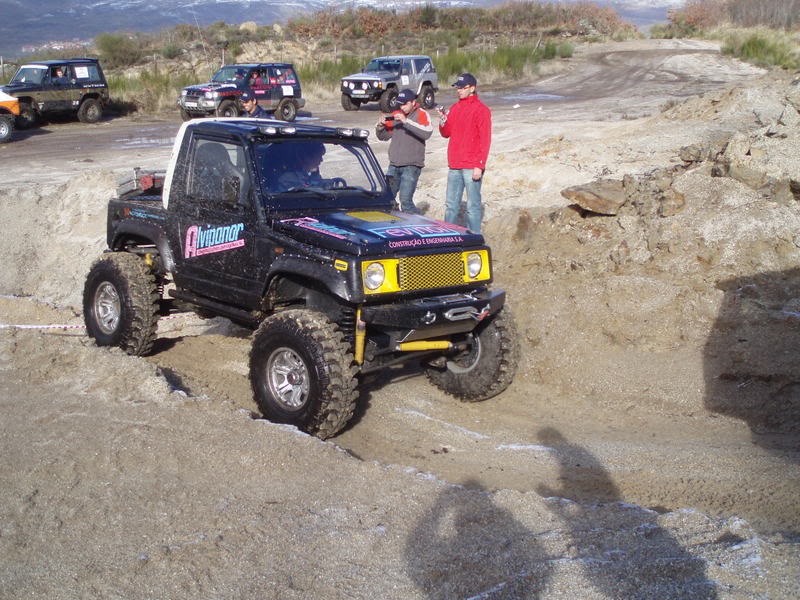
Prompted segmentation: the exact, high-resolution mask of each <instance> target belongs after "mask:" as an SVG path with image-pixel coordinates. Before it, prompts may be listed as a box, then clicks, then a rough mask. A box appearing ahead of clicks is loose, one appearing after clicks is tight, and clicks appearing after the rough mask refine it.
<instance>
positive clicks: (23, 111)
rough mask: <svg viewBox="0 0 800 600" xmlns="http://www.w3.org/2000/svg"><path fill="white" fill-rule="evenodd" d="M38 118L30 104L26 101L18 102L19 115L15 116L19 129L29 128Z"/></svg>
mask: <svg viewBox="0 0 800 600" xmlns="http://www.w3.org/2000/svg"><path fill="white" fill-rule="evenodd" d="M38 120H39V115H38V113H37V112H36V109H34V108H33V105H32V104H28V103H27V102H20V103H19V116H18V117H17V127H18V128H19V129H30V128H31V127H33V126H34V125H36V123H37V122H38Z"/></svg>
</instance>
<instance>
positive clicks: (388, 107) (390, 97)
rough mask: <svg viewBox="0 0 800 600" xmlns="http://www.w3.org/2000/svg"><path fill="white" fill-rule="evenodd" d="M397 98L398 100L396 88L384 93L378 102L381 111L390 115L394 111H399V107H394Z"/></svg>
mask: <svg viewBox="0 0 800 600" xmlns="http://www.w3.org/2000/svg"><path fill="white" fill-rule="evenodd" d="M395 98H397V90H396V89H395V88H389V89H388V90H386V91H385V92H383V93H382V94H381V97H380V100H378V104H379V105H380V107H381V110H382V111H383V112H385V113H390V112H392V111H394V110H397V107H396V106H395V105H394V100H395Z"/></svg>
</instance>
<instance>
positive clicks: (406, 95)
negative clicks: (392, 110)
mask: <svg viewBox="0 0 800 600" xmlns="http://www.w3.org/2000/svg"><path fill="white" fill-rule="evenodd" d="M416 99H417V95H416V94H415V93H414V90H409V89H405V90H403V91H402V92H400V93H399V94H397V97H396V99H395V103H396V104H397V105H398V106H400V105H401V104H405V103H406V102H411V101H412V100H416Z"/></svg>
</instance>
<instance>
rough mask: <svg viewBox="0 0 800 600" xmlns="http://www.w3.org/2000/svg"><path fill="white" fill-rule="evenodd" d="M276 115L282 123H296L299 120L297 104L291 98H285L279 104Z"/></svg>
mask: <svg viewBox="0 0 800 600" xmlns="http://www.w3.org/2000/svg"><path fill="white" fill-rule="evenodd" d="M275 115H276V116H277V117H278V118H279V119H280V120H281V121H289V122H291V121H294V120H295V119H296V118H297V103H296V102H295V101H294V100H292V99H291V98H284V99H283V100H281V101H280V102H279V103H278V108H277V109H275Z"/></svg>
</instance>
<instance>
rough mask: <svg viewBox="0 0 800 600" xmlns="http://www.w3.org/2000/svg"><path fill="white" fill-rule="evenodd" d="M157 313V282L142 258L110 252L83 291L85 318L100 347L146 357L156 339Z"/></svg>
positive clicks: (90, 274) (90, 275)
mask: <svg viewBox="0 0 800 600" xmlns="http://www.w3.org/2000/svg"><path fill="white" fill-rule="evenodd" d="M157 311H158V287H157V283H156V278H155V276H154V275H153V273H152V272H151V271H150V268H149V267H148V266H147V265H146V264H145V262H144V261H143V260H142V259H141V258H139V257H138V256H136V255H135V254H130V253H128V252H111V253H107V254H104V255H103V256H102V257H101V258H100V259H98V260H97V261H96V262H95V263H94V264H93V265H92V268H91V269H90V270H89V275H88V276H87V277H86V285H85V286H84V288H83V318H84V321H85V322H86V331H87V332H88V334H89V337H91V338H93V339H94V341H95V342H96V343H97V345H98V346H119V347H120V348H122V349H123V350H124V351H125V352H127V353H128V354H132V355H134V356H142V355H144V354H147V353H148V352H150V350H151V349H152V347H153V341H154V340H155V337H156V324H157V322H158V317H157Z"/></svg>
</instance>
